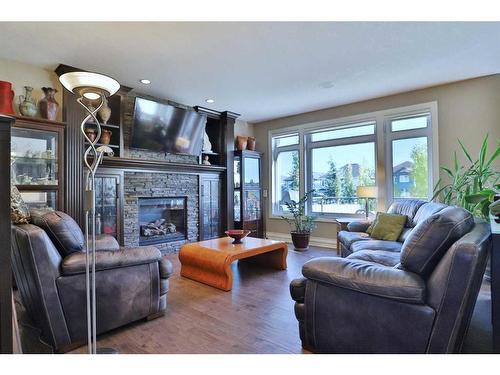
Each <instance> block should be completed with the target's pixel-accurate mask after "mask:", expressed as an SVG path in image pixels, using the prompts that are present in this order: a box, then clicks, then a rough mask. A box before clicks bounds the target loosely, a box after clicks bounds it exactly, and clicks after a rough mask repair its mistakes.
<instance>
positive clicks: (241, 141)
mask: <svg viewBox="0 0 500 375" xmlns="http://www.w3.org/2000/svg"><path fill="white" fill-rule="evenodd" d="M246 148H247V137H243V136H241V135H238V136H237V137H236V149H237V150H238V151H243V150H244V149H246Z"/></svg>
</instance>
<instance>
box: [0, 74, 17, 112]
mask: <svg viewBox="0 0 500 375" xmlns="http://www.w3.org/2000/svg"><path fill="white" fill-rule="evenodd" d="M13 100H14V91H12V83H10V82H6V81H0V113H4V114H6V115H13V114H14V108H12V101H13Z"/></svg>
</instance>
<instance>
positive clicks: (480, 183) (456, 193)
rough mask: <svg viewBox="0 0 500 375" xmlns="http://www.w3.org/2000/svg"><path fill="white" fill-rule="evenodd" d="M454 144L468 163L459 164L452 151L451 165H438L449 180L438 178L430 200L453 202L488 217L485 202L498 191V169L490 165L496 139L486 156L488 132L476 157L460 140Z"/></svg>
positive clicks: (494, 156) (499, 144) (498, 153)
mask: <svg viewBox="0 0 500 375" xmlns="http://www.w3.org/2000/svg"><path fill="white" fill-rule="evenodd" d="M458 143H459V144H460V147H461V149H462V152H463V154H464V155H465V157H466V159H467V162H468V165H460V163H459V161H458V157H457V152H456V151H455V153H454V157H453V168H447V167H443V166H442V167H441V170H443V171H444V172H445V173H446V175H447V176H448V178H449V182H448V183H446V184H444V185H443V181H442V179H441V178H440V179H439V181H438V182H437V184H436V186H435V187H434V196H433V197H432V199H433V200H440V201H441V202H443V203H446V204H456V205H458V206H461V207H463V208H465V209H466V210H468V211H470V212H471V213H472V214H474V215H476V216H480V217H483V218H488V214H489V205H490V204H491V202H493V197H494V196H495V195H496V194H498V192H499V190H500V184H499V183H498V181H499V179H500V172H498V171H496V170H495V169H494V166H493V162H494V161H495V160H496V159H497V158H498V157H499V156H500V142H498V141H497V147H496V149H495V151H494V152H493V153H492V154H491V156H490V157H488V135H486V137H485V138H484V140H483V143H482V144H481V149H480V150H479V154H478V157H477V159H476V160H474V159H473V158H472V156H471V153H470V152H469V151H468V150H467V149H466V148H465V146H464V145H463V143H462V142H460V140H459V141H458Z"/></svg>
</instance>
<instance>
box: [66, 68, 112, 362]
mask: <svg viewBox="0 0 500 375" xmlns="http://www.w3.org/2000/svg"><path fill="white" fill-rule="evenodd" d="M59 80H60V81H61V84H62V85H63V86H64V87H65V88H66V89H68V90H69V91H71V92H73V93H74V94H76V95H77V96H78V98H77V99H76V101H77V102H78V103H79V104H80V105H81V106H82V107H83V108H84V109H85V112H86V113H87V116H86V117H85V118H84V119H83V120H82V123H81V125H80V129H81V131H82V133H83V136H84V138H85V140H86V141H87V142H88V144H89V146H88V147H87V149H86V150H85V152H84V154H83V162H84V164H85V167H86V169H87V172H86V180H85V243H86V245H85V246H86V254H85V265H86V269H85V286H86V300H87V340H88V350H89V354H97V353H116V350H114V349H109V348H108V349H105V348H101V349H99V350H98V349H97V324H96V321H97V309H96V303H97V302H96V273H95V269H96V265H95V263H96V235H95V233H96V230H95V229H96V228H95V227H96V222H95V221H96V217H95V216H96V215H95V210H96V207H95V206H96V204H95V175H96V172H97V168H98V167H99V164H100V163H101V162H102V158H103V156H104V155H110V156H113V150H112V149H111V148H110V147H109V146H99V147H96V145H97V142H98V141H99V139H100V138H101V124H100V123H99V120H98V119H97V116H96V114H97V112H98V111H99V109H100V108H101V107H102V105H103V104H104V101H105V98H106V97H107V96H111V95H113V94H114V93H116V92H117V91H118V89H119V88H120V84H119V83H118V82H117V81H116V80H114V79H113V78H110V77H108V76H105V75H102V74H98V73H91V72H70V73H65V74H63V75H61V76H60V77H59ZM97 100H99V105H98V106H97V108H94V107H93V106H91V105H90V103H95V102H96V101H97ZM91 119H92V120H93V122H94V124H95V126H96V128H97V134H96V137H95V138H94V139H90V138H89V137H88V135H87V134H86V133H85V127H86V125H87V121H89V120H91ZM89 221H90V224H89ZM89 225H90V228H89Z"/></svg>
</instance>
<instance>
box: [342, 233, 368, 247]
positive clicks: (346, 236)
mask: <svg viewBox="0 0 500 375" xmlns="http://www.w3.org/2000/svg"><path fill="white" fill-rule="evenodd" d="M338 237H339V241H340V243H341V244H342V245H344V246H345V247H347V248H348V249H349V248H350V247H351V245H352V244H353V243H354V242H356V241H364V240H369V239H370V236H369V235H368V233H364V232H348V231H346V230H341V231H340V232H339V234H338Z"/></svg>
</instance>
